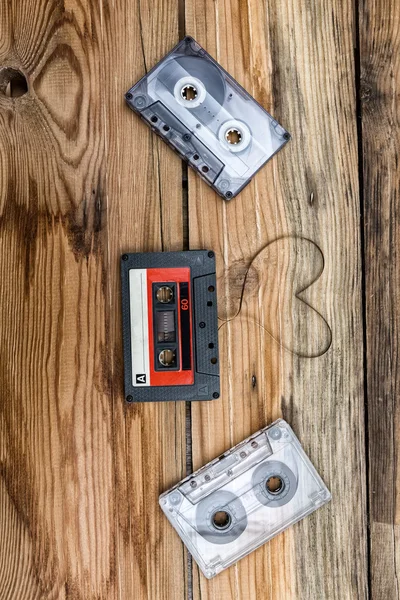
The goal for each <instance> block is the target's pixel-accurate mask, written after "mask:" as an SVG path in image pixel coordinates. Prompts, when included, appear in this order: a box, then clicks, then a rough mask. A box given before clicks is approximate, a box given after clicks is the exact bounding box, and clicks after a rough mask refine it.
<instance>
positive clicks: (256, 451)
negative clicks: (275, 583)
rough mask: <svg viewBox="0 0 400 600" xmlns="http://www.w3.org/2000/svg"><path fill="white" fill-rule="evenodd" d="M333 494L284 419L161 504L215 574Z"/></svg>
mask: <svg viewBox="0 0 400 600" xmlns="http://www.w3.org/2000/svg"><path fill="white" fill-rule="evenodd" d="M330 499H331V495H330V493H329V490H328V489H327V487H326V486H325V484H324V483H323V481H322V479H321V478H320V476H319V475H318V473H317V472H316V470H315V468H314V467H313V465H312V464H311V462H310V460H309V459H308V457H307V455H306V454H305V452H304V450H303V449H302V447H301V445H300V442H299V441H298V439H297V438H296V436H295V434H294V433H293V431H292V429H291V428H290V427H289V425H288V424H287V423H286V422H285V421H283V420H282V419H279V420H278V421H275V423H273V424H272V425H270V426H269V427H265V428H264V429H261V430H260V431H258V432H257V433H256V434H254V435H253V436H251V437H249V438H248V439H246V440H244V441H243V442H241V443H240V444H238V445H237V446H235V447H234V448H232V449H231V450H229V451H228V452H225V453H224V454H223V455H222V456H221V457H219V458H217V459H216V460H214V461H212V462H210V463H208V465H206V466H205V467H202V468H201V469H199V470H198V471H196V473H194V474H193V475H191V476H190V477H187V478H186V479H184V480H183V481H181V482H180V483H178V485H176V486H175V487H173V488H172V489H171V490H169V491H168V492H166V493H164V494H161V496H160V505H161V508H162V510H163V511H164V513H165V514H166V516H167V517H168V519H169V520H170V522H171V523H172V525H173V526H174V528H175V529H176V531H177V532H178V534H179V535H180V537H181V538H182V540H183V542H184V543H185V544H186V546H187V547H188V550H189V552H191V554H192V555H193V557H194V559H195V560H196V562H197V563H198V565H199V567H200V569H201V570H202V572H203V573H204V575H205V576H206V577H207V578H211V577H214V575H217V573H219V572H220V571H223V570H224V569H226V568H227V567H229V566H231V565H232V564H234V563H236V562H237V561H238V560H239V559H241V558H243V557H244V556H246V555H247V554H249V553H250V552H252V551H253V550H255V549H256V548H258V547H259V546H261V545H262V544H264V543H265V542H267V541H268V540H270V539H271V538H272V537H274V536H275V535H277V534H278V533H280V532H282V531H283V530H284V529H286V528H287V527H289V526H290V525H293V524H294V523H296V522H297V521H299V520H300V519H302V518H303V517H305V516H307V515H309V514H310V513H312V512H313V511H315V510H316V509H317V508H319V507H320V506H322V505H323V504H325V503H326V502H328V501H329V500H330Z"/></svg>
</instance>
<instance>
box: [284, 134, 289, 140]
mask: <svg viewBox="0 0 400 600" xmlns="http://www.w3.org/2000/svg"><path fill="white" fill-rule="evenodd" d="M283 139H285V140H290V134H289V133H288V132H286V133H284V134H283Z"/></svg>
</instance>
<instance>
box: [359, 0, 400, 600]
mask: <svg viewBox="0 0 400 600" xmlns="http://www.w3.org/2000/svg"><path fill="white" fill-rule="evenodd" d="M360 61H361V87H360V101H361V115H362V151H363V152H362V166H363V181H364V185H363V189H364V203H363V204H364V232H365V284H366V289H365V307H366V331H367V336H366V366H367V403H368V404H367V405H368V438H369V503H370V536H371V537H370V553H371V597H372V598H379V599H380V598H393V599H398V598H400V586H399V573H400V463H399V458H400V455H399V452H400V411H399V394H400V371H399V356H398V354H399V335H400V304H399V290H400V277H399V245H400V228H399V201H400V165H399V159H400V134H399V124H400V106H399V97H400V96H399V93H400V5H399V3H398V2H379V1H377V2H374V1H370V0H364V1H363V2H361V3H360Z"/></svg>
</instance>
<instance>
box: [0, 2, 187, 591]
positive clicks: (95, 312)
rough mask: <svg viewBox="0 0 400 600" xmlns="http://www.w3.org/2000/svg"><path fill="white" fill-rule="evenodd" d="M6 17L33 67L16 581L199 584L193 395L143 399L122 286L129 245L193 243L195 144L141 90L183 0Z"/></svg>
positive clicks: (8, 387)
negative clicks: (184, 488) (192, 480)
mask: <svg viewBox="0 0 400 600" xmlns="http://www.w3.org/2000/svg"><path fill="white" fill-rule="evenodd" d="M0 23H1V38H0V67H3V65H4V66H5V67H12V68H14V69H19V70H21V71H22V72H23V73H24V74H25V75H26V77H27V80H28V85H29V91H28V93H27V94H26V95H24V96H22V97H19V98H12V97H10V95H9V94H8V95H7V93H4V90H3V93H2V94H0V244H1V249H0V281H1V288H0V290H1V297H0V352H1V355H0V382H1V402H0V483H1V485H0V597H1V598H2V599H3V598H4V599H7V600H14V599H15V600H25V599H26V600H32V599H36V598H41V599H42V598H48V599H51V598H54V599H56V598H57V599H69V600H80V599H84V600H90V599H92V598H93V599H94V598H96V599H99V598H101V599H103V598H107V599H108V598H135V599H136V598H138V599H140V598H149V597H153V598H154V597H157V596H158V594H159V593H160V590H162V592H161V593H162V597H169V598H172V597H174V595H175V594H177V596H178V597H180V598H182V597H184V595H185V580H186V558H185V554H184V551H183V547H182V544H181V543H180V541H179V540H178V539H177V537H176V536H175V535H174V533H173V531H172V530H171V528H170V527H168V526H167V524H166V523H165V520H164V519H163V518H162V516H161V514H160V511H159V509H158V504H157V497H158V494H159V493H160V492H161V491H162V490H164V489H165V488H166V487H167V486H169V485H171V484H172V483H173V482H174V481H176V480H178V479H179V478H181V477H182V476H183V475H184V474H185V447H184V443H185V433H184V425H185V423H184V419H185V408H184V406H183V405H177V406H174V405H169V406H166V405H164V406H159V405H153V406H136V407H125V405H124V402H123V395H122V348H121V334H120V331H121V324H120V320H121V315H120V295H119V255H120V253H121V252H122V251H127V250H131V251H134V250H158V249H161V248H163V249H174V248H180V247H181V246H182V216H181V213H182V211H181V205H182V190H181V165H180V162H179V161H178V160H176V159H175V162H174V157H171V156H170V153H169V152H168V150H167V148H165V147H164V146H163V145H162V144H161V143H160V142H159V141H158V140H157V139H155V138H154V136H152V135H151V133H150V131H149V130H147V129H146V128H145V127H143V125H142V124H141V123H140V122H139V120H138V119H136V118H135V117H134V115H133V114H132V113H131V111H129V109H127V108H126V106H125V104H124V101H123V94H124V92H125V91H126V89H127V88H128V87H129V85H131V84H132V83H133V82H134V81H135V80H136V79H137V78H139V77H140V76H141V75H142V74H143V72H144V71H145V70H146V69H147V68H149V67H151V66H152V64H154V63H155V62H156V60H158V59H159V58H161V56H162V55H163V54H164V53H165V52H166V51H167V50H168V49H169V48H170V47H171V45H173V43H175V42H176V41H177V36H178V33H177V29H178V11H177V4H176V2H174V1H171V2H165V3H163V5H162V6H161V5H160V6H159V7H157V8H156V10H155V9H154V7H153V6H152V5H151V4H150V3H146V2H142V3H141V4H139V3H138V4H136V3H135V4H134V5H133V4H131V3H129V2H119V3H117V5H115V6H112V5H111V4H108V3H92V2H90V1H89V0H88V1H85V0H83V1H75V0H68V2H65V3H60V2H56V1H54V2H53V1H51V2H45V3H44V2H41V1H39V0H36V1H33V2H30V3H29V4H26V3H19V2H17V1H15V2H14V1H12V2H6V3H4V2H3V3H1V6H0ZM157 31H158V32H159V33H158V34H157V35H155V34H154V35H153V34H151V33H150V32H157ZM0 75H1V73H0ZM3 75H4V72H3ZM5 89H7V88H5ZM167 154H168V156H167ZM171 565H174V568H173V569H172V568H171ZM160 597H161V596H160Z"/></svg>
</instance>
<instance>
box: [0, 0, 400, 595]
mask: <svg viewBox="0 0 400 600" xmlns="http://www.w3.org/2000/svg"><path fill="white" fill-rule="evenodd" d="M359 11H360V12H359V16H360V20H359V31H358V27H357V22H356V19H357V18H358V16H357V11H356V6H355V4H354V2H352V1H351V0H344V1H340V0H322V2H318V1H317V0H312V1H311V3H306V4H305V3H304V2H301V1H300V0H289V2H288V3H284V4H282V3H280V4H274V3H272V2H270V1H269V0H263V1H262V2H257V1H256V0H250V1H249V2H247V3H244V2H241V1H240V0H229V2H222V1H221V0H215V1H212V2H211V1H210V0H200V1H199V0H196V2H194V0H187V1H186V2H181V1H180V0H165V1H163V2H161V1H160V2H153V3H151V2H148V1H147V0H146V1H144V0H142V1H141V2H137V3H136V2H135V3H132V2H128V1H127V0H120V1H119V2H117V3H108V2H99V3H92V2H91V1H90V0H83V1H78V0H68V1H67V2H64V3H60V2H58V1H56V0H51V1H50V2H42V1H40V0H33V1H32V2H29V3H25V2H24V3H22V2H18V1H17V0H11V1H9V2H6V1H3V2H2V3H1V4H0V282H1V283H0V599H1V600H3V598H4V600H36V599H46V600H47V599H49V600H50V599H65V600H92V599H93V600H94V599H95V598H96V599H101V600H104V599H109V598H110V599H114V598H115V599H116V598H119V599H129V600H130V599H134V600H140V599H141V598H146V599H147V598H148V599H168V600H170V599H171V600H177V599H184V598H188V599H189V598H192V597H193V598H195V599H196V600H200V598H202V599H203V600H205V599H210V600H229V599H230V598H232V599H233V598H235V599H238V600H239V599H240V600H247V599H251V600H253V599H254V600H260V599H265V600H267V599H268V600H269V599H271V600H275V599H281V600H283V599H284V600H290V599H304V600H306V599H307V600H308V599H310V600H311V599H313V600H314V599H316V598H318V599H320V598H321V600H325V599H327V600H331V599H338V600H339V599H340V600H344V599H347V598H349V599H359V598H367V597H368V596H370V597H372V598H374V599H377V600H380V599H381V598H382V599H383V598H385V600H386V599H388V598H389V599H390V600H391V599H392V598H397V597H398V596H399V592H398V583H397V577H398V575H397V573H398V571H399V568H400V564H399V562H400V558H399V552H398V549H396V546H397V548H398V544H399V543H400V540H399V497H398V488H399V485H398V479H399V476H398V468H397V456H398V439H397V438H398V420H399V415H398V409H397V410H396V390H397V387H396V386H397V379H398V375H397V374H396V364H397V363H396V360H397V354H396V352H397V329H396V327H397V320H398V311H397V304H396V299H397V290H398V288H399V284H398V281H397V279H398V278H397V270H396V243H397V237H396V227H395V224H396V218H395V216H396V214H397V213H396V203H397V202H398V190H399V185H398V183H399V182H398V179H399V173H398V142H399V140H398V131H397V129H396V126H398V108H397V104H396V100H397V99H398V77H399V69H398V60H399V58H398V54H399V52H398V44H399V42H398V40H399V16H400V15H399V10H398V7H397V5H396V4H395V3H393V2H392V3H389V4H388V5H387V6H386V5H384V3H379V2H372V0H364V1H363V2H362V3H360V6H359ZM389 15H390V18H389ZM184 30H185V31H186V32H187V33H190V34H191V35H194V37H196V38H197V39H198V41H199V42H200V43H202V44H203V45H204V46H205V47H206V48H207V49H208V50H209V52H210V53H211V54H212V55H213V56H214V57H216V58H217V59H218V60H219V61H220V62H221V64H222V65H223V66H224V67H225V68H226V69H227V70H228V71H229V72H230V73H232V75H234V76H235V77H236V78H237V79H238V81H239V82H240V83H242V84H243V85H244V86H245V87H246V88H247V89H249V91H251V92H252V93H253V95H254V96H255V97H256V99H257V100H259V101H260V102H261V103H262V104H263V105H264V106H265V107H266V108H267V109H269V110H270V112H271V113H272V114H273V115H274V116H275V117H276V118H277V119H278V120H280V121H281V122H282V123H283V124H284V125H285V126H286V127H287V128H288V130H289V131H290V132H291V133H292V135H293V140H292V141H291V142H290V144H289V145H288V146H287V147H286V148H285V149H284V150H283V151H282V152H281V153H280V154H279V155H278V156H277V157H275V158H274V159H273V160H272V161H271V162H270V163H269V164H268V165H267V167H266V168H264V169H263V170H262V171H261V172H260V173H259V174H258V175H257V177H256V178H255V180H254V181H253V182H252V183H251V184H250V186H248V187H247V188H246V189H245V190H244V191H243V193H242V194H241V195H240V196H239V197H238V198H236V199H235V200H234V201H232V202H231V203H230V204H225V203H224V202H223V201H222V200H221V199H220V198H218V197H216V196H215V194H214V193H213V192H212V191H211V190H209V189H208V187H207V186H206V185H205V184H204V183H203V182H202V181H201V180H200V179H199V178H198V177H196V176H195V175H194V174H193V173H189V181H188V189H186V185H187V184H186V173H185V170H183V177H182V164H181V161H180V160H179V159H178V158H177V157H176V156H174V154H173V153H172V152H171V151H170V150H169V149H168V148H167V147H166V146H165V145H164V144H163V143H162V142H161V141H160V140H158V139H157V138H156V137H155V136H154V135H152V134H151V132H150V131H149V130H148V129H147V128H146V127H145V126H144V125H143V124H142V123H141V122H140V121H139V119H137V117H136V116H135V115H133V114H132V113H131V112H130V111H129V109H127V108H126V106H125V105H124V101H123V93H124V91H126V89H127V88H128V87H129V85H130V84H132V83H133V82H134V81H136V80H137V79H138V78H139V77H140V76H141V75H142V74H143V73H144V72H145V71H146V70H148V69H150V68H151V67H152V66H153V65H154V64H155V62H156V61H157V60H159V58H161V57H162V56H163V54H164V53H165V52H166V51H167V50H169V49H170V48H171V47H172V46H173V44H174V43H175V42H176V41H177V40H178V38H179V34H182V33H183V31H184ZM358 34H359V37H360V41H361V45H360V47H359V51H360V56H359V57H358V55H357V54H356V57H355V56H354V42H356V43H358ZM358 62H360V63H361V68H362V70H361V76H362V84H363V85H362V87H361V89H359V85H358V84H359V74H358V70H357V67H358ZM4 67H7V68H8V69H9V68H13V69H16V70H18V69H19V70H21V71H22V72H23V73H24V74H25V75H26V77H27V81H28V93H27V94H25V95H23V96H21V97H18V98H13V97H12V96H13V95H14V94H19V93H21V92H23V91H24V89H23V81H22V82H21V81H20V80H15V78H14V79H13V81H12V82H11V83H8V81H9V80H10V72H9V71H4V69H3V68H4ZM2 69H3V70H2ZM357 96H358V97H361V100H362V106H363V111H362V142H363V144H362V147H360V148H359V146H358V143H359V142H360V135H358V136H357V122H356V108H357V107H356V98H357ZM358 133H359V134H360V133H361V131H359V132H358ZM359 151H362V153H363V155H362V156H359ZM377 157H378V158H377ZM359 160H362V161H363V167H364V170H363V173H364V177H363V178H362V180H361V182H362V183H363V188H362V190H361V191H362V193H363V198H364V203H361V202H360V194H359V172H358V164H359ZM187 198H188V200H187ZM187 201H188V208H189V218H187V211H186V208H187ZM361 208H363V209H364V212H365V231H364V232H365V240H364V241H365V247H366V255H365V274H366V280H365V281H366V290H365V298H366V301H367V302H366V306H367V312H366V326H367V338H366V341H367V346H366V358H367V364H366V365H365V364H364V362H363V335H362V330H363V319H362V305H361V301H362V291H361V270H362V261H361V254H360V210H361ZM188 244H189V245H190V247H192V248H198V247H210V248H213V250H215V252H216V255H217V263H218V280H219V281H218V283H219V289H218V293H219V316H220V323H221V328H220V346H221V373H222V395H221V399H220V400H219V401H217V402H214V403H202V404H193V405H192V407H191V410H188V413H191V416H190V419H189V421H187V419H186V411H185V406H184V404H183V403H177V404H172V403H168V404H165V405H161V404H154V405H148V406H128V407H127V406H125V405H124V402H123V394H122V368H123V367H122V347H121V325H120V321H121V315H120V295H119V291H120V285H119V256H120V254H121V253H122V252H124V251H128V250H130V251H134V250H160V249H164V250H169V249H180V248H182V247H185V246H187V245H188ZM247 271H248V276H247V279H246V286H245V289H244V293H243V304H242V308H241V311H240V313H239V314H238V315H237V311H238V305H239V299H240V296H241V293H242V288H243V282H244V277H245V274H246V272H247ZM235 315H236V316H235ZM232 317H233V318H232ZM226 321H229V322H226ZM365 366H367V373H368V377H367V390H368V400H369V402H368V413H367V415H364V395H363V394H364V392H363V368H364V367H365ZM187 408H188V407H187ZM279 416H284V417H285V418H286V419H287V420H288V421H289V422H290V423H291V424H292V426H293V428H294V429H295V431H296V433H297V434H298V436H299V437H300V439H301V441H302V443H303V445H304V447H305V449H306V450H307V451H308V452H309V454H310V456H311V458H312V460H313V462H314V463H315V465H316V466H317V468H318V469H319V471H320V473H321V474H322V476H323V478H324V480H325V481H326V483H327V484H328V485H329V487H330V489H331V491H332V494H333V500H332V503H331V504H330V505H329V506H327V507H325V508H323V509H322V510H321V511H318V512H317V513H315V514H313V515H312V516H310V517H309V518H308V519H306V520H305V521H303V522H301V523H299V524H297V525H296V526H294V527H293V528H292V529H290V530H288V531H287V532H286V533H285V534H283V535H281V536H278V537H277V538H276V539H274V540H273V541H272V542H271V543H270V544H268V545H266V546H265V547H263V548H261V549H259V550H258V551H257V552H255V553H254V554H252V555H251V556H249V557H248V558H246V559H244V560H243V561H241V562H240V563H239V564H238V565H237V566H235V567H233V568H231V569H230V570H228V571H227V572H226V573H224V574H222V575H220V576H218V577H217V578H215V579H214V580H212V581H210V582H209V581H207V580H205V579H204V578H203V577H202V576H201V574H200V573H199V571H198V569H197V567H196V565H195V564H193V567H191V565H190V563H188V561H187V554H186V552H185V550H184V548H183V545H182V544H181V542H180V541H179V538H178V536H177V535H176V534H175V532H174V531H173V530H172V528H171V527H170V526H169V524H168V523H167V522H166V519H165V518H164V517H163V515H162V513H161V511H160V510H159V507H158V501H157V499H158V494H159V492H161V491H163V490H165V489H166V488H167V487H169V486H170V485H172V484H173V483H174V482H176V481H178V480H179V479H181V478H182V477H183V476H184V475H185V472H186V451H187V450H189V451H190V452H191V454H190V455H189V463H190V462H192V463H193V467H194V468H197V467H199V466H201V465H202V464H203V463H204V462H205V461H207V460H209V459H211V458H213V457H215V456H216V455H218V454H219V453H220V452H221V451H223V450H225V449H227V448H229V447H231V446H232V445H233V444H235V443H237V442H238V441H240V440H241V439H243V438H244V437H245V436H247V435H249V434H250V433H252V432H253V431H255V430H256V429H258V428H259V427H261V426H264V425H265V424H267V423H269V422H271V420H273V419H275V418H277V417H279ZM365 416H366V417H367V418H368V423H369V427H368V437H367V439H365ZM185 424H186V425H188V424H189V426H190V427H189V436H190V437H191V439H189V440H186V439H185ZM190 434H191V435H190ZM187 442H188V443H187ZM366 448H367V451H368V452H369V461H368V467H369V485H370V488H369V502H367V496H368V492H367V483H368V481H367V479H366V474H367V465H366ZM382 476H383V477H384V480H385V486H382V485H381V477H382ZM369 508H370V514H369V513H368V509H369ZM368 520H369V521H370V525H371V536H370V547H369V552H370V563H368V552H367V550H368V549H367V543H368V541H367V523H368Z"/></svg>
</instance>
